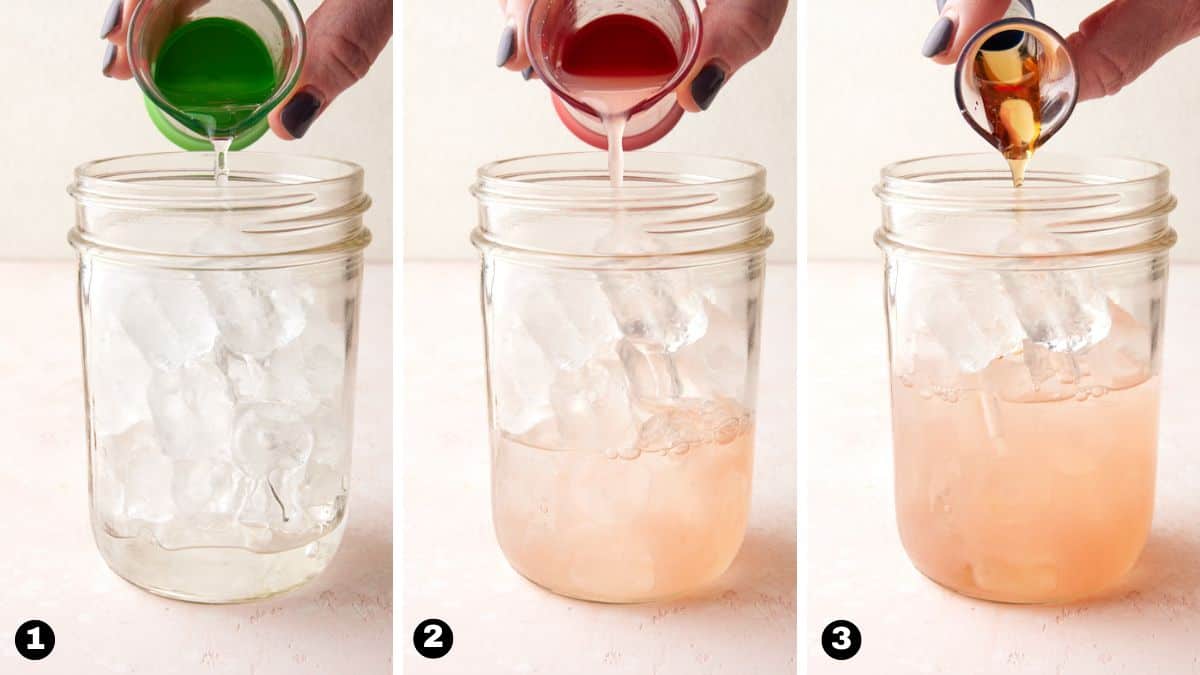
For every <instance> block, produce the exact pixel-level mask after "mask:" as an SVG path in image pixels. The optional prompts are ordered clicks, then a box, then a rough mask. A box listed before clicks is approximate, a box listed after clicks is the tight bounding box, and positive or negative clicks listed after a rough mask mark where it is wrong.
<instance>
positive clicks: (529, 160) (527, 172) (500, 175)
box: [472, 150, 767, 201]
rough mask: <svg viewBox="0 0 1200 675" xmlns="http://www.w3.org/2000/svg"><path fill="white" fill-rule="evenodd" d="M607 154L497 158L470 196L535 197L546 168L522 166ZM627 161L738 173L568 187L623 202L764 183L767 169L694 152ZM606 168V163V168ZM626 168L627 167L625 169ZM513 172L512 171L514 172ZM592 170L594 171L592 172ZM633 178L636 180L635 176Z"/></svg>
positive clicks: (647, 153)
mask: <svg viewBox="0 0 1200 675" xmlns="http://www.w3.org/2000/svg"><path fill="white" fill-rule="evenodd" d="M607 156H608V155H607V153H606V152H602V151H595V150H592V151H578V152H559V153H546V154H533V155H521V156H519V157H509V158H507V159H500V160H496V161H494V162H489V163H487V164H484V165H483V166H481V167H479V169H478V171H476V178H477V182H476V183H475V185H474V186H473V187H472V194H474V195H475V196H476V197H480V198H484V197H487V196H490V195H493V194H495V195H511V196H515V197H520V196H527V197H530V198H532V197H536V196H538V195H539V194H540V193H543V192H546V191H547V190H546V189H545V188H546V186H545V183H546V180H545V178H544V176H546V175H547V174H548V172H549V171H551V170H550V169H548V168H546V167H545V166H540V167H536V169H535V167H534V166H529V167H526V168H522V165H524V164H530V165H532V164H533V163H534V162H538V163H547V162H563V163H573V162H586V161H594V160H596V158H605V160H606V161H607ZM626 158H627V162H629V163H632V162H635V161H638V160H639V159H647V160H655V159H657V160H667V161H677V162H679V163H681V164H682V163H687V164H691V165H693V166H699V165H701V164H704V165H709V166H711V167H713V168H718V167H719V166H722V165H723V166H724V167H726V168H729V169H736V170H740V171H739V173H737V174H735V175H730V176H721V177H713V176H705V175H703V174H698V173H686V174H678V177H680V178H683V179H686V180H680V181H678V182H674V183H662V182H653V181H649V180H647V181H637V180H635V181H633V182H630V181H626V182H625V183H624V184H623V185H621V186H620V187H613V186H612V185H611V184H609V183H608V182H607V181H596V182H595V183H594V184H591V185H575V184H572V185H571V190H572V191H579V192H581V193H584V194H587V195H589V196H591V197H598V196H607V197H610V198H611V201H622V199H623V198H625V197H626V196H629V195H638V196H644V195H646V194H649V193H654V192H656V191H657V192H666V191H669V190H671V189H674V188H680V187H683V186H704V187H722V186H734V185H738V184H739V183H753V182H755V181H763V182H764V184H765V180H766V173H767V170H766V167H764V166H763V165H761V164H758V163H757V162H751V161H747V160H743V159H735V158H731V157H718V156H712V155H700V154H695V153H683V152H658V151H646V150H641V151H638V153H637V154H636V155H634V154H627V155H626ZM605 166H607V164H606V165H605ZM628 168H629V165H628V164H627V169H628ZM570 170H572V171H577V172H583V171H587V170H586V169H583V168H581V167H573V168H572V169H570ZM514 171H515V172H514ZM593 171H594V170H593ZM635 178H636V177H635ZM554 191H555V192H557V191H560V187H556V188H554Z"/></svg>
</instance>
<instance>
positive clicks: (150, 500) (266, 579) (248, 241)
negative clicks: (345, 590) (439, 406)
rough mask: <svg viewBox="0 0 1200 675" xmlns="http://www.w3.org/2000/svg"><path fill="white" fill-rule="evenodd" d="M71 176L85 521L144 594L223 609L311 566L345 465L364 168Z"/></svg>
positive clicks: (149, 169) (146, 164)
mask: <svg viewBox="0 0 1200 675" xmlns="http://www.w3.org/2000/svg"><path fill="white" fill-rule="evenodd" d="M212 162H213V159H212V155H211V153H190V154H184V153H179V154H163V155H145V156H136V157H124V158H118V159H109V160H101V161H97V162H94V163H91V164H87V165H84V166H82V167H80V168H79V169H78V170H77V171H76V181H75V184H74V186H73V187H72V190H71V193H72V195H73V196H74V197H75V199H76V202H77V221H76V227H75V229H74V230H72V232H71V236H70V239H71V243H72V244H73V245H74V247H75V248H76V250H77V252H78V254H79V305H80V313H81V317H82V322H83V357H84V376H85V389H86V413H87V436H88V453H89V454H88V456H89V464H90V474H89V475H90V496H91V517H92V529H93V532H94V534H95V539H96V543H97V545H98V547H99V549H100V552H101V554H102V555H103V557H104V559H105V561H106V562H107V563H108V565H109V566H110V567H111V568H112V569H113V570H114V571H115V572H116V573H117V574H119V575H121V576H122V577H124V578H125V579H127V580H129V581H131V582H132V583H134V584H136V585H138V586H141V587H143V588H145V589H147V590H149V591H152V592H154V593H158V594H161V595H165V596H170V597H174V598H181V599H186V600H192V601H199V602H233V601H240V600H248V599H253V598H259V597H265V596H269V595H272V594H275V593H280V592H283V591H286V590H288V589H291V588H293V587H295V586H297V585H299V584H302V583H304V582H305V581H307V580H309V579H311V578H312V577H314V576H316V575H317V574H318V573H320V572H321V571H322V570H323V569H324V568H325V567H326V565H328V563H329V561H330V560H331V559H332V557H333V555H334V553H335V552H336V551H337V548H338V545H339V543H340V541H341V537H342V531H343V527H344V517H345V513H346V502H347V497H348V489H349V475H350V445H351V430H352V425H353V401H354V372H355V353H356V343H357V340H356V335H357V317H358V309H359V292H360V287H361V281H362V269H363V267H362V252H363V249H364V248H365V247H366V245H367V244H368V243H369V241H370V233H369V232H368V231H367V230H366V229H365V228H364V227H363V223H362V214H363V213H364V211H366V209H367V207H368V205H369V199H368V198H367V196H366V195H365V194H364V193H363V185H362V181H363V175H362V171H361V169H359V168H358V167H356V166H354V165H351V164H347V163H343V162H337V161H331V160H320V159H311V158H305V157H292V156H284V155H260V154H249V153H240V154H238V156H237V157H236V162H235V164H234V167H233V168H234V170H235V171H234V174H233V175H232V176H231V177H230V179H229V182H228V183H227V184H223V185H219V184H217V183H216V182H215V181H214V177H213V173H212V166H213V163H212Z"/></svg>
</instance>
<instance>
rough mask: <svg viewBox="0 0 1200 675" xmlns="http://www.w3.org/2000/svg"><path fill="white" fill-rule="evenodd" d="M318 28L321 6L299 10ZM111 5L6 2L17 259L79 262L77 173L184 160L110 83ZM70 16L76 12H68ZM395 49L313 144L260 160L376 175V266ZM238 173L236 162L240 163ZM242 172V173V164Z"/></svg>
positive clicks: (10, 236)
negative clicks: (292, 160)
mask: <svg viewBox="0 0 1200 675" xmlns="http://www.w3.org/2000/svg"><path fill="white" fill-rule="evenodd" d="M297 4H298V5H299V6H300V8H301V10H302V11H303V12H304V15H305V16H308V15H309V14H310V13H311V12H312V10H313V9H315V8H316V7H317V6H318V5H319V4H320V2H319V1H318V0H299V2H298V3H297ZM107 8H108V0H4V21H3V22H0V43H3V44H5V45H8V46H9V47H10V48H11V49H10V51H11V52H12V53H11V54H10V56H9V58H8V59H6V61H7V62H8V65H9V68H8V69H7V70H6V75H5V83H4V101H5V104H4V106H3V108H2V109H0V138H3V143H4V150H3V151H4V155H5V161H4V162H3V164H2V165H0V167H2V168H0V204H3V209H4V220H3V222H2V223H0V241H3V242H4V246H5V249H4V255H6V256H7V257H9V258H25V259H42V258H69V257H71V256H72V255H73V252H72V251H71V248H70V247H69V246H68V245H67V240H66V236H67V230H68V229H70V227H71V225H72V224H73V219H74V210H73V206H72V203H71V199H70V197H68V196H67V194H66V186H67V185H68V183H70V181H71V178H72V170H73V169H74V167H75V166H76V165H78V164H81V163H83V162H86V161H90V160H93V159H99V158H102V157H109V156H113V155H126V154H134V153H142V152H168V151H172V150H174V149H175V146H174V145H172V144H171V143H170V142H169V141H167V140H166V139H165V138H163V137H162V136H161V135H160V134H159V133H158V131H157V130H156V129H155V128H154V126H153V125H152V124H151V123H150V120H149V119H148V118H147V117H146V112H145V108H144V107H143V103H142V95H141V92H140V91H139V90H138V88H137V85H136V84H134V83H133V82H118V81H115V80H109V79H106V78H104V77H102V76H101V75H100V62H101V57H103V55H104V47H105V43H103V42H102V41H101V40H100V39H99V33H100V22H101V20H102V19H103V18H104V11H105V10H106V9H107ZM68 10H69V11H68ZM392 51H393V50H392V48H391V47H389V48H388V49H387V50H386V51H385V52H384V53H383V55H382V56H380V58H379V61H378V62H376V64H375V68H374V69H373V70H372V72H371V74H370V75H369V76H368V77H367V79H366V80H364V81H363V82H361V83H360V84H359V85H358V86H357V87H355V88H353V89H351V90H350V91H348V92H347V93H346V94H343V95H342V97H341V98H339V99H338V100H337V101H336V103H334V105H333V106H332V107H331V108H330V109H329V111H328V112H327V113H326V114H325V116H324V117H323V118H322V119H321V120H320V121H319V122H317V123H316V124H314V125H313V128H312V130H311V131H310V132H309V134H308V137H307V138H304V139H302V140H300V141H295V142H293V143H284V142H282V141H279V140H278V139H276V138H275V137H274V136H273V135H269V136H268V137H264V139H263V140H262V141H259V142H258V143H257V144H255V145H254V148H253V149H254V150H259V151H264V152H294V153H304V154H312V155H324V156H333V157H338V158H341V159H346V160H350V161H353V162H358V163H359V164H361V165H363V167H364V168H365V169H366V174H367V190H368V191H369V192H370V194H371V196H372V197H373V198H374V199H375V206H374V208H373V209H372V210H371V212H370V214H369V215H368V223H369V225H370V227H371V229H372V230H373V231H374V233H375V236H376V238H375V243H374V244H373V245H372V246H371V248H370V249H368V255H369V257H370V258H371V259H373V260H379V261H387V260H391V258H392V240H393V238H392V224H391V223H392V213H393V201H392V77H393V69H392ZM234 162H236V159H235V160H234ZM235 167H236V164H235Z"/></svg>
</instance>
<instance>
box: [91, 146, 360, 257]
mask: <svg viewBox="0 0 1200 675" xmlns="http://www.w3.org/2000/svg"><path fill="white" fill-rule="evenodd" d="M215 156H216V155H215V153H212V152H167V153H151V154H142V155H124V156H120V157H110V158H107V159H100V160H95V161H92V162H88V163H86V164H82V165H80V166H79V167H77V168H76V170H75V182H74V183H73V184H72V185H71V186H70V187H69V188H68V192H69V193H70V194H71V196H73V197H74V198H75V200H76V205H77V209H76V213H77V221H76V227H75V229H74V230H72V232H71V235H70V241H71V243H72V244H73V245H74V246H75V247H76V248H77V249H79V250H81V251H83V250H87V251H92V252H94V253H96V254H99V255H103V256H105V257H110V258H118V257H119V258H124V259H128V260H131V261H138V264H152V263H153V262H155V261H156V260H159V259H161V261H162V263H163V264H164V265H171V266H175V265H188V266H190V265H197V264H208V263H209V262H213V263H215V262H216V261H220V260H225V261H239V262H237V264H244V265H258V264H272V265H276V264H286V262H287V261H288V260H292V259H294V260H297V261H299V260H303V259H311V258H314V257H315V258H322V259H323V258H327V257H328V256H330V255H338V254H344V253H355V252H360V251H361V250H362V249H363V248H365V247H366V246H367V245H368V244H369V242H370V240H371V237H370V233H369V231H367V229H366V228H365V227H364V226H363V222H362V215H363V213H365V212H366V211H367V209H368V208H370V205H371V198H370V197H369V196H368V195H367V194H366V192H365V191H364V189H363V188H364V183H363V181H364V172H363V169H362V167H361V166H359V165H357V164H355V163H353V162H348V161H345V160H339V159H328V158H324V157H312V156H306V155H290V154H284V153H260V152H237V153H233V154H232V156H231V164H232V166H231V171H230V180H229V181H228V182H225V183H220V184H218V183H217V181H216V180H215V179H214V175H213V167H214V165H215ZM206 261H207V262H206Z"/></svg>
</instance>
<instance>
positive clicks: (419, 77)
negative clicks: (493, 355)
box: [404, 0, 797, 261]
mask: <svg viewBox="0 0 1200 675" xmlns="http://www.w3.org/2000/svg"><path fill="white" fill-rule="evenodd" d="M795 4H796V2H795V1H793V2H792V3H790V6H789V8H788V16H787V18H785V19H784V23H783V28H782V29H781V30H780V32H779V35H778V36H776V39H775V43H774V44H773V45H772V47H771V49H770V50H769V51H768V52H767V53H766V54H764V55H763V56H761V57H760V58H759V59H757V60H756V61H754V62H753V63H751V64H750V65H749V66H747V67H746V68H744V69H743V70H742V71H741V72H739V73H738V74H737V76H736V77H734V78H733V79H732V80H730V82H729V84H727V85H726V86H725V88H724V89H723V90H722V91H721V93H720V95H718V96H717V98H716V101H715V102H714V104H713V107H712V108H711V109H710V110H709V111H707V112H705V113H703V114H699V115H689V116H686V117H685V118H684V119H683V121H681V122H680V123H679V126H677V127H676V128H675V129H674V130H673V131H672V132H671V133H670V134H669V135H668V136H667V137H666V138H665V139H663V140H662V141H660V142H659V143H656V144H655V145H654V146H652V148H651V149H652V150H658V151H679V152H698V153H704V154H710V155H723V156H730V157H737V158H741V159H748V160H753V161H756V162H759V163H760V164H763V165H765V166H766V167H767V175H768V183H769V189H770V190H771V192H772V193H773V194H774V195H775V198H776V200H777V206H776V210H775V211H774V213H773V214H772V216H771V218H770V221H769V222H770V224H771V227H772V228H774V230H775V234H776V240H775V245H774V246H773V247H772V248H771V252H770V259H771V260H775V261H794V260H795V251H796V229H797V221H796V190H795V186H796V18H795V17H796V14H795V12H796V8H795ZM404 25H405V28H404V31H405V35H404V83H405V84H404V91H405V97H404V114H405V122H404V126H405V130H404V143H405V157H404V174H405V183H406V184H405V196H404V222H405V252H404V255H405V257H406V258H409V259H474V258H475V255H476V253H475V250H474V249H473V248H471V245H470V243H469V242H468V240H467V237H468V235H469V234H470V231H471V229H472V228H474V227H475V221H476V210H475V204H474V202H473V200H472V198H471V195H470V194H469V193H468V192H467V188H468V187H469V186H470V184H471V182H472V181H473V180H474V176H475V169H476V168H478V167H479V166H480V165H482V164H485V163H487V162H489V161H492V160H496V159H502V158H505V157H513V156H519V155H528V154H538V153H546V152H569V151H579V150H586V149H588V146H586V145H584V144H583V142H582V141H579V140H577V139H576V138H575V137H574V136H572V135H571V134H570V133H569V132H568V131H567V130H566V128H565V127H563V125H562V124H561V123H560V122H559V121H558V118H557V116H555V114H554V110H553V108H552V107H551V105H550V94H549V91H548V90H547V89H546V87H545V85H543V84H541V83H540V82H537V81H531V82H525V81H523V80H522V79H521V76H520V75H518V74H516V73H512V72H509V71H507V70H501V69H499V68H496V67H495V65H494V64H495V58H496V47H497V44H498V43H499V40H500V32H501V28H502V26H503V24H502V22H501V17H500V14H499V11H498V10H497V3H496V2H495V0H455V1H454V2H433V1H431V0H421V1H419V2H408V3H405V6H404Z"/></svg>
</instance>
